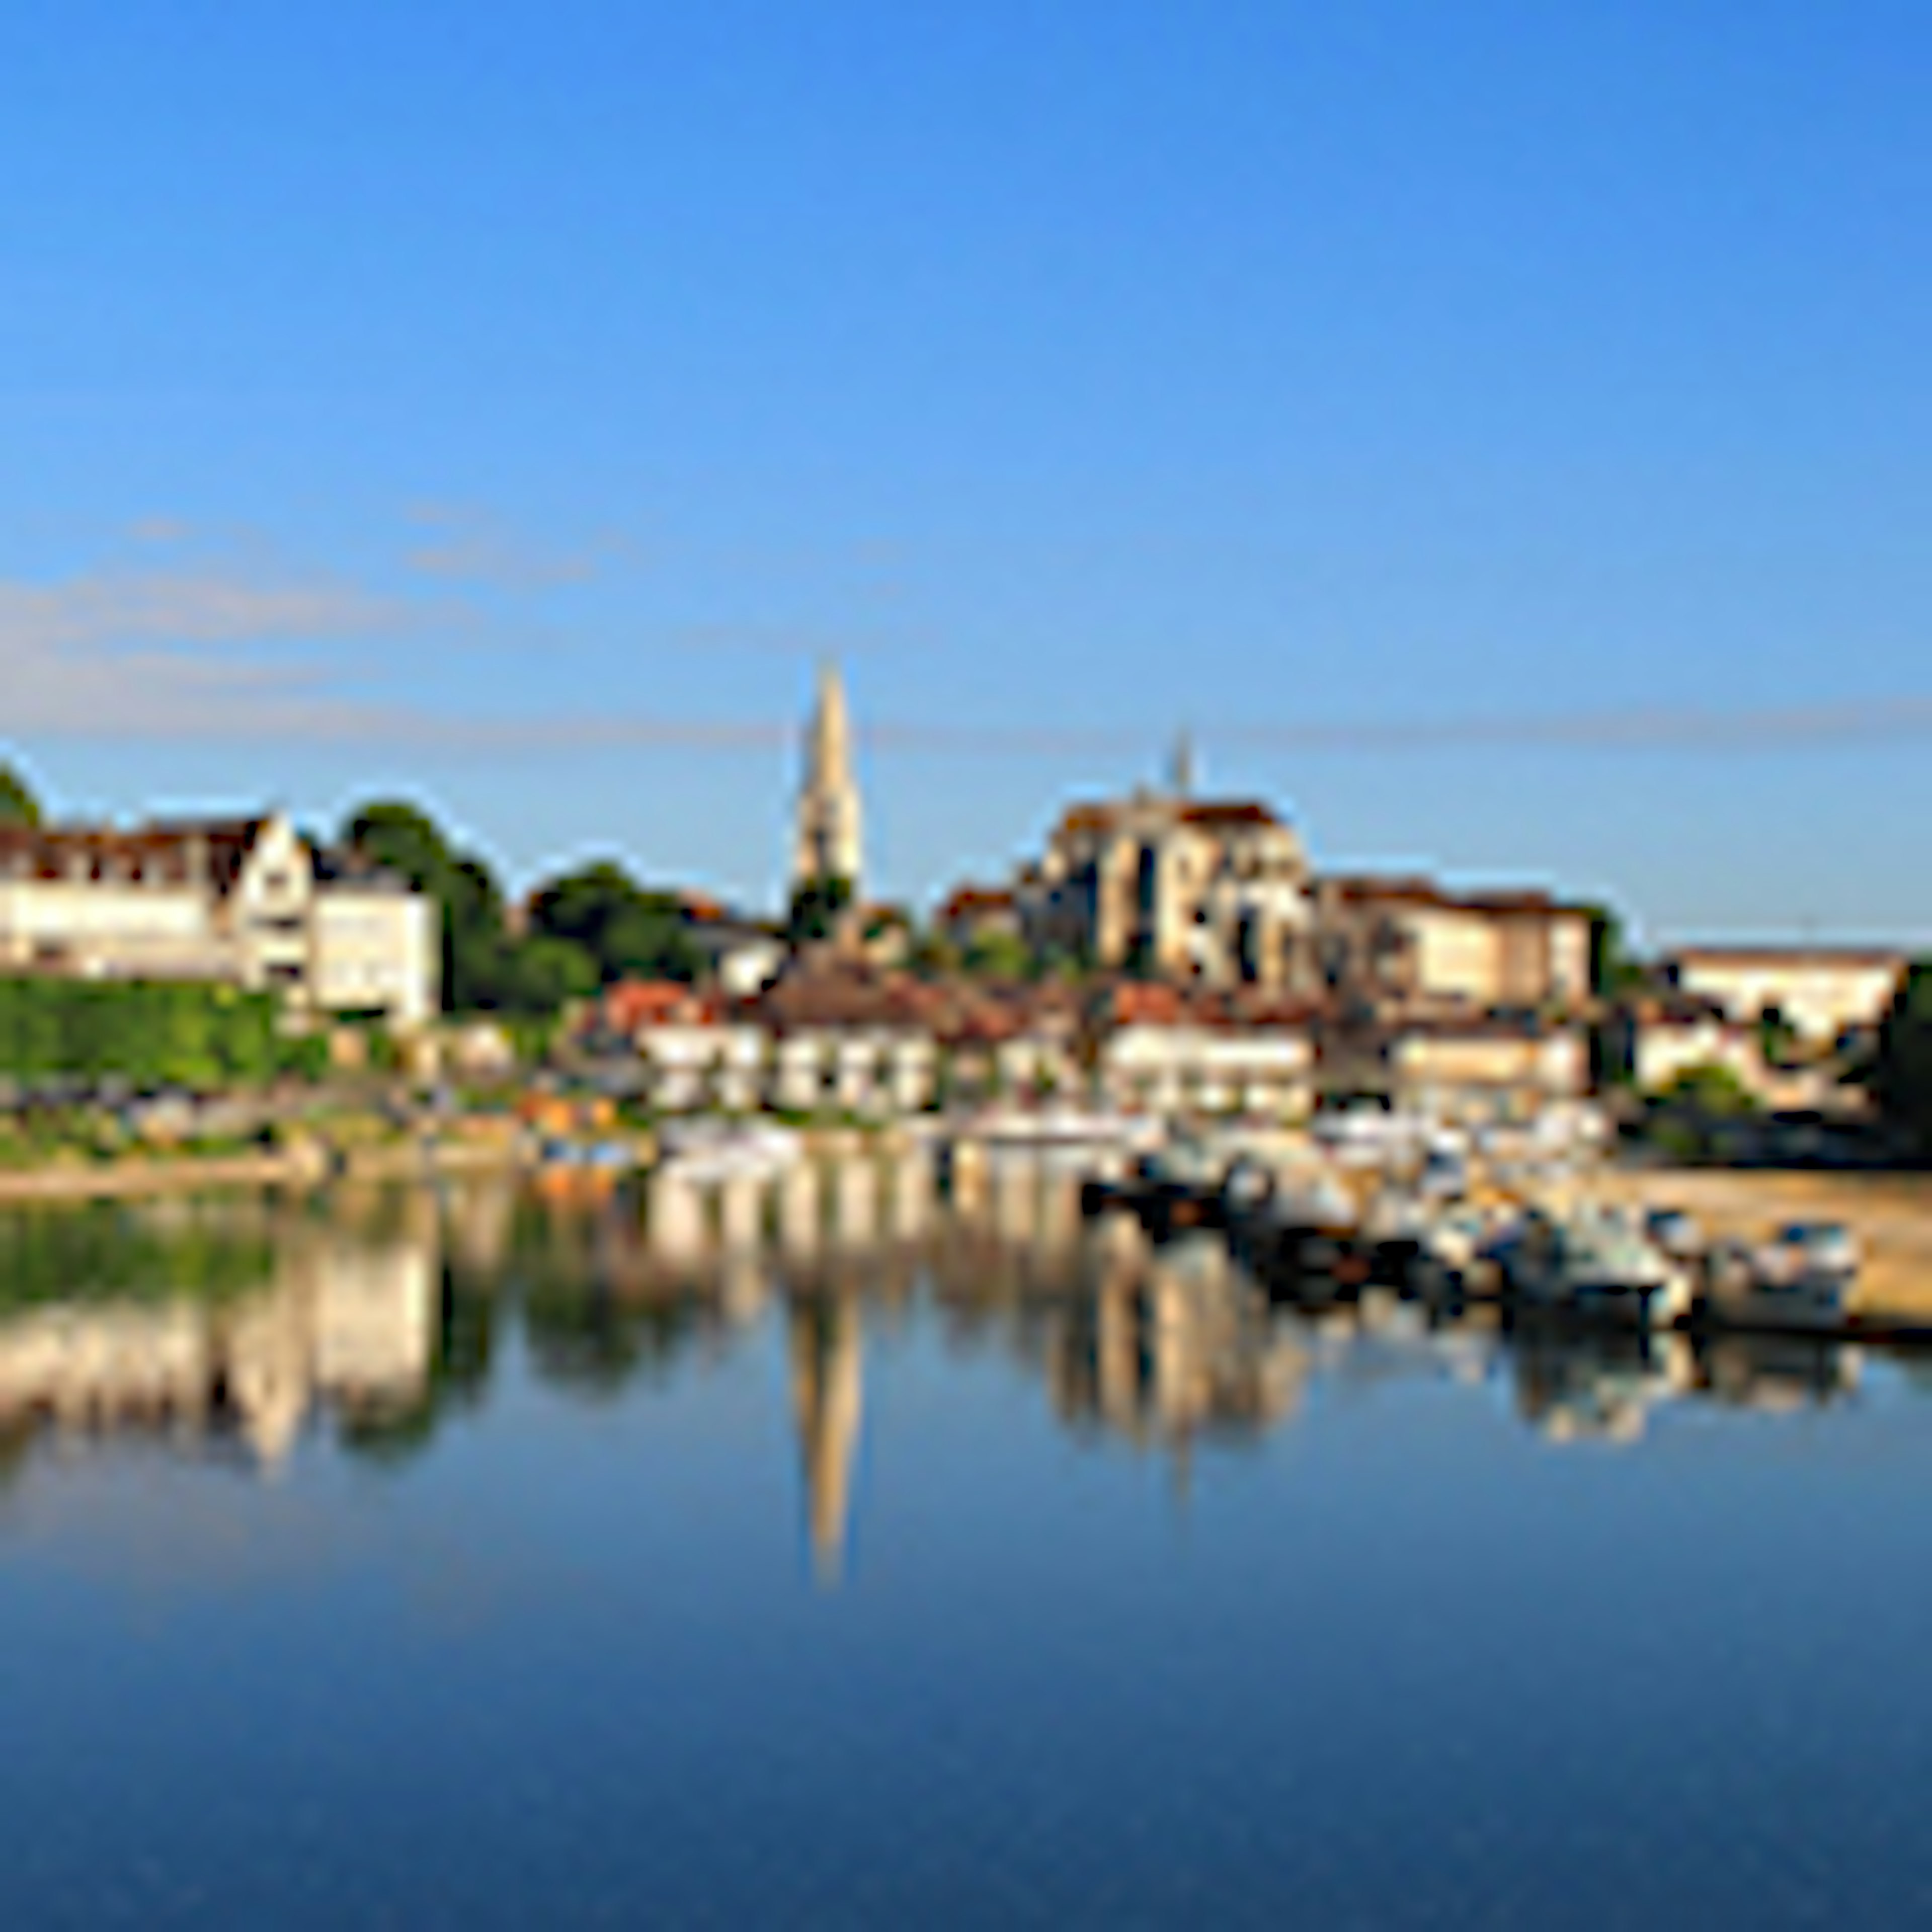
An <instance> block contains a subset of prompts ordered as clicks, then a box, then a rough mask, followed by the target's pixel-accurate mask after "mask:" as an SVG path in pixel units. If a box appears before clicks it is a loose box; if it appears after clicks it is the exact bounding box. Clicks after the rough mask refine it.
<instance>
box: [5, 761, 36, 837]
mask: <svg viewBox="0 0 1932 1932" xmlns="http://www.w3.org/2000/svg"><path fill="white" fill-rule="evenodd" d="M39 823H40V800H39V799H37V798H36V797H35V796H34V794H33V793H32V791H31V790H30V789H29V788H28V784H27V781H26V779H25V778H22V777H21V775H20V773H19V772H17V771H16V770H14V769H13V767H12V766H10V765H0V825H26V826H34V825H37V824H39Z"/></svg>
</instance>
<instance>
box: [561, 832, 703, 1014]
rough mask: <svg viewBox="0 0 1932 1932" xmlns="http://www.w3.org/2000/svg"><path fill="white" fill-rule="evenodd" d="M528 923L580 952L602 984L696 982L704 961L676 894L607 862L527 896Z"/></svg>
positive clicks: (586, 867)
mask: <svg viewBox="0 0 1932 1932" xmlns="http://www.w3.org/2000/svg"><path fill="white" fill-rule="evenodd" d="M530 928H531V931H532V934H535V935H542V936H543V937H544V938H547V939H550V940H552V941H563V942H565V943H567V944H569V945H571V946H572V947H576V948H577V949H578V950H580V951H581V952H582V953H583V954H584V955H585V956H586V957H587V958H589V960H590V961H591V962H592V965H593V966H594V968H595V974H596V978H597V980H601V982H602V983H604V985H609V984H610V983H611V982H612V981H613V980H622V979H632V978H635V979H643V980H694V979H696V978H697V975H698V973H699V971H700V968H702V965H703V959H702V956H700V953H698V950H697V947H695V946H694V945H693V944H691V936H690V932H689V929H688V922H687V921H686V919H685V911H684V907H683V904H682V901H681V900H679V898H678V897H677V895H676V894H675V893H673V892H653V891H647V890H646V889H644V888H643V887H642V886H640V885H638V884H637V882H636V881H635V880H634V879H632V878H631V876H630V874H628V872H626V871H625V870H624V868H622V866H621V865H614V864H613V863H612V862H610V861H609V860H607V859H604V860H600V861H598V862H597V863H595V864H594V865H585V866H583V867H581V868H579V869H578V870H577V871H574V872H567V873H565V874H564V875H563V876H562V877H561V878H558V879H553V880H550V882H549V883H548V884H547V885H545V886H544V887H543V889H541V891H540V892H538V893H537V895H535V898H533V899H532V901H530Z"/></svg>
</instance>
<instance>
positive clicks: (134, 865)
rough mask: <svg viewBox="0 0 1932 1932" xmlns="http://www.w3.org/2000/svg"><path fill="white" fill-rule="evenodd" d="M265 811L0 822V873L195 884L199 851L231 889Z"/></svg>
mask: <svg viewBox="0 0 1932 1932" xmlns="http://www.w3.org/2000/svg"><path fill="white" fill-rule="evenodd" d="M267 823H269V820H268V818H267V817H266V816H257V817H252V818H212V819H205V820H162V821H157V822H154V823H150V824H147V825H141V826H129V827H127V828H122V827H120V826H85V825H79V826H22V825H7V826H0V871H10V872H12V873H13V874H16V875H18V874H20V873H21V872H22V871H24V872H25V873H26V874H27V876H28V877H32V878H38V879H49V880H55V879H65V878H67V877H70V876H71V871H74V870H77V869H80V868H85V871H86V876H87V877H89V878H90V879H99V880H115V881H118V882H126V883H131V882H133V880H135V879H136V878H137V877H145V879H146V880H148V881H149V882H150V883H163V884H172V885H182V884H187V883H190V882H191V881H192V880H193V878H194V876H195V872H196V853H197V851H199V855H200V858H201V860H202V862H204V863H205V868H206V870H205V877H206V880H207V882H208V884H209V885H211V886H212V887H213V888H214V890H215V891H216V892H219V893H223V894H226V892H229V890H230V889H232V888H233V886H234V884H235V882H236V880H237V879H238V878H239V877H241V874H242V867H243V866H244V865H245V864H246V863H247V862H248V853H249V852H250V851H251V849H252V848H253V847H254V843H255V841H256V839H257V838H258V837H260V834H261V832H262V829H263V826H266V824H267Z"/></svg>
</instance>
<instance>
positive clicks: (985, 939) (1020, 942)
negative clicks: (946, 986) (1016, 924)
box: [966, 926, 1034, 980]
mask: <svg viewBox="0 0 1932 1932" xmlns="http://www.w3.org/2000/svg"><path fill="white" fill-rule="evenodd" d="M1033 965H1034V956H1033V948H1032V947H1030V946H1029V945H1028V944H1027V943H1026V941H1025V940H1024V939H1022V938H1021V937H1020V935H1019V934H1018V933H1017V932H1007V931H1005V930H1004V929H1002V928H1001V927H999V926H989V927H988V928H987V929H986V930H985V931H983V932H977V933H975V934H974V935H973V938H972V940H971V943H970V944H968V947H967V948H966V968H967V971H968V972H972V973H981V974H985V975H986V977H988V978H989V979H995V980H1023V979H1025V977H1026V976H1027V975H1028V974H1029V973H1030V972H1031V971H1032V970H1033Z"/></svg>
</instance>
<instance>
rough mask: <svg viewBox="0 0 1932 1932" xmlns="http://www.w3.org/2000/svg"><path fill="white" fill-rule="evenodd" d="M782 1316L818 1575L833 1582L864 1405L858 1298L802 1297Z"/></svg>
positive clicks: (840, 1565)
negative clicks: (786, 1331) (787, 1335)
mask: <svg viewBox="0 0 1932 1932" xmlns="http://www.w3.org/2000/svg"><path fill="white" fill-rule="evenodd" d="M787 1320H788V1323H789V1327H790V1346H791V1394H792V1411H793V1417H794V1418H795V1420H796V1423H797V1425H798V1442H799V1462H800V1465H801V1466H802V1469H803V1472H804V1475H805V1505H806V1513H807V1517H808V1522H809V1525H810V1528H811V1550H812V1559H813V1562H814V1565H816V1567H817V1571H818V1574H819V1577H820V1580H821V1581H823V1582H826V1583H835V1582H837V1581H838V1579H839V1578H840V1577H841V1576H842V1575H843V1574H844V1567H845V1550H846V1542H847V1536H848V1535H849V1532H850V1517H851V1509H852V1483H853V1475H854V1472H855V1466H856V1462H857V1460H858V1451H859V1424H860V1420H861V1415H862V1409H863V1404H864V1361H863V1350H862V1343H863V1339H864V1338H863V1334H862V1327H861V1323H860V1319H859V1304H858V1302H857V1301H856V1299H855V1298H852V1297H850V1296H847V1295H840V1296H836V1297H833V1296H818V1295H814V1296H810V1297H804V1298H799V1299H798V1300H796V1301H793V1303H792V1304H791V1306H790V1314H789V1316H788V1317H787Z"/></svg>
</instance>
